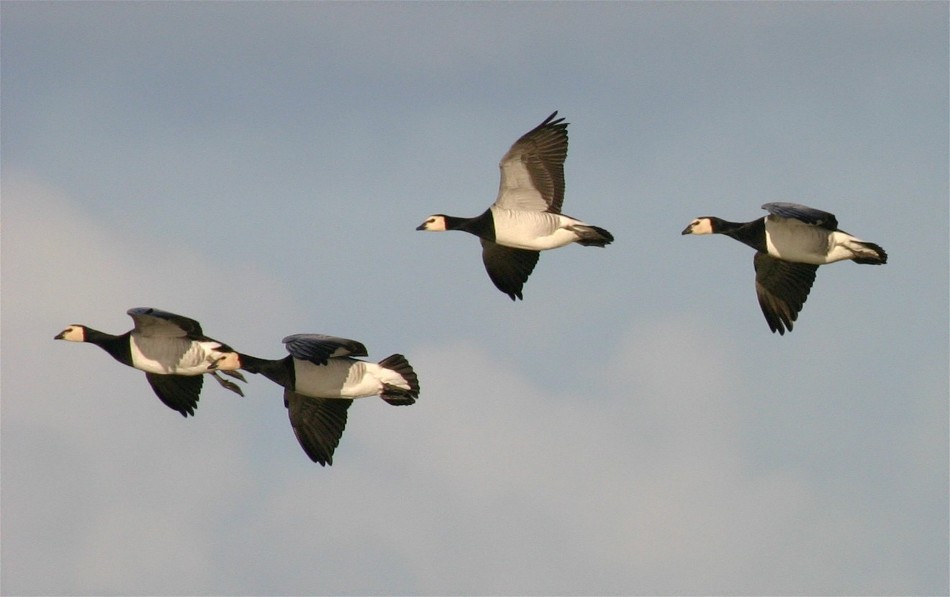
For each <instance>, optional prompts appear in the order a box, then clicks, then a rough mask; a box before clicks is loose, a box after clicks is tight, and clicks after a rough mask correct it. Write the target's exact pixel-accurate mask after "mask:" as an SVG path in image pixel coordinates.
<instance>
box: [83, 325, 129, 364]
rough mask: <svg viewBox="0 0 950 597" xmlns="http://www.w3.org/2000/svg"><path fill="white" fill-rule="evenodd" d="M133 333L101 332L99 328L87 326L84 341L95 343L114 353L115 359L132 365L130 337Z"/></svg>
mask: <svg viewBox="0 0 950 597" xmlns="http://www.w3.org/2000/svg"><path fill="white" fill-rule="evenodd" d="M131 335H132V332H126V333H124V334H121V335H118V336H116V335H115V334H107V333H106V332H100V331H99V330H94V329H92V328H88V327H87V328H85V331H84V338H83V341H84V342H89V343H90V344H95V345H96V346H98V347H99V348H101V349H102V350H104V351H106V352H107V353H109V354H110V355H112V358H114V359H115V360H117V361H119V362H120V363H125V364H126V365H130V364H132V348H131V347H130V346H129V337H130V336H131Z"/></svg>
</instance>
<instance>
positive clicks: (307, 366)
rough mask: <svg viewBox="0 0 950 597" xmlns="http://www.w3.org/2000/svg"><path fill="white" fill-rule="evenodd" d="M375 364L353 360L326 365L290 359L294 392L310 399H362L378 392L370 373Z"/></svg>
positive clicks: (376, 384)
mask: <svg viewBox="0 0 950 597" xmlns="http://www.w3.org/2000/svg"><path fill="white" fill-rule="evenodd" d="M371 368H376V369H380V367H379V365H377V364H375V363H367V362H365V361H359V360H357V359H348V358H336V359H330V361H329V362H328V363H327V364H326V365H314V364H313V363H311V362H310V361H302V360H300V359H294V373H295V376H296V383H295V387H294V389H295V391H296V392H297V393H299V394H303V395H305V396H311V397H313V398H364V397H366V396H375V395H377V394H379V392H380V391H382V384H381V383H380V382H379V379H377V377H376V376H375V375H372V373H371V371H370V369H371Z"/></svg>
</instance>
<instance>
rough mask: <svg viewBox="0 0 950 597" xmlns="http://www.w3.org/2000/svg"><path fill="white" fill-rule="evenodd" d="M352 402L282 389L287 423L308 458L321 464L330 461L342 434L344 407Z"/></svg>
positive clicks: (331, 461) (344, 420) (324, 464)
mask: <svg viewBox="0 0 950 597" xmlns="http://www.w3.org/2000/svg"><path fill="white" fill-rule="evenodd" d="M352 403H353V401H352V400H341V399H334V398H310V397H309V396H304V395H302V394H298V393H296V392H292V391H290V390H284V405H285V406H286V407H287V411H288V413H289V415H290V425H291V427H293V428H294V435H296V436H297V441H298V442H300V447H301V448H303V451H304V452H306V453H307V456H309V457H310V460H312V461H314V462H318V463H320V465H321V466H326V465H328V464H329V465H332V464H333V451H334V450H336V447H337V445H339V443H340V438H341V437H342V436H343V430H344V429H345V428H346V411H347V409H348V408H350V404H352Z"/></svg>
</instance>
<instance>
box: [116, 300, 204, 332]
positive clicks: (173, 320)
mask: <svg viewBox="0 0 950 597" xmlns="http://www.w3.org/2000/svg"><path fill="white" fill-rule="evenodd" d="M126 313H128V314H129V316H130V317H131V318H132V321H133V322H135V330H134V331H135V332H136V333H137V334H140V335H142V336H147V337H151V338H196V337H199V336H203V334H202V332H201V324H200V323H198V322H197V321H195V320H194V319H190V318H188V317H184V316H182V315H176V314H174V313H169V312H168V311H162V310H161V309H153V308H152V307H136V308H134V309H129V310H128V311H126Z"/></svg>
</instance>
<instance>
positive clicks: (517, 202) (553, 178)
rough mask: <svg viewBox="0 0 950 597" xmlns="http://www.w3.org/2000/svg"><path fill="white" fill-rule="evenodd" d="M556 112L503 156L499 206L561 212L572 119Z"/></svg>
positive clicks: (496, 201)
mask: <svg viewBox="0 0 950 597" xmlns="http://www.w3.org/2000/svg"><path fill="white" fill-rule="evenodd" d="M555 116H557V112H556V111H555V112H554V113H553V114H551V115H550V116H548V117H547V118H546V119H545V120H544V122H542V123H541V124H539V125H538V126H536V127H535V128H533V129H532V130H530V131H528V132H527V133H525V134H524V135H522V137H521V138H520V139H518V140H517V141H515V143H514V145H512V146H511V149H509V150H508V152H507V153H505V155H504V156H503V157H502V158H501V162H499V164H498V168H499V169H500V170H501V182H500V183H499V186H498V198H497V199H496V200H495V206H497V207H500V208H502V209H519V210H527V211H548V212H551V213H561V204H562V203H564V160H565V159H567V124H568V123H566V122H564V119H563V118H558V119H557V120H555V119H554V117H555Z"/></svg>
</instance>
